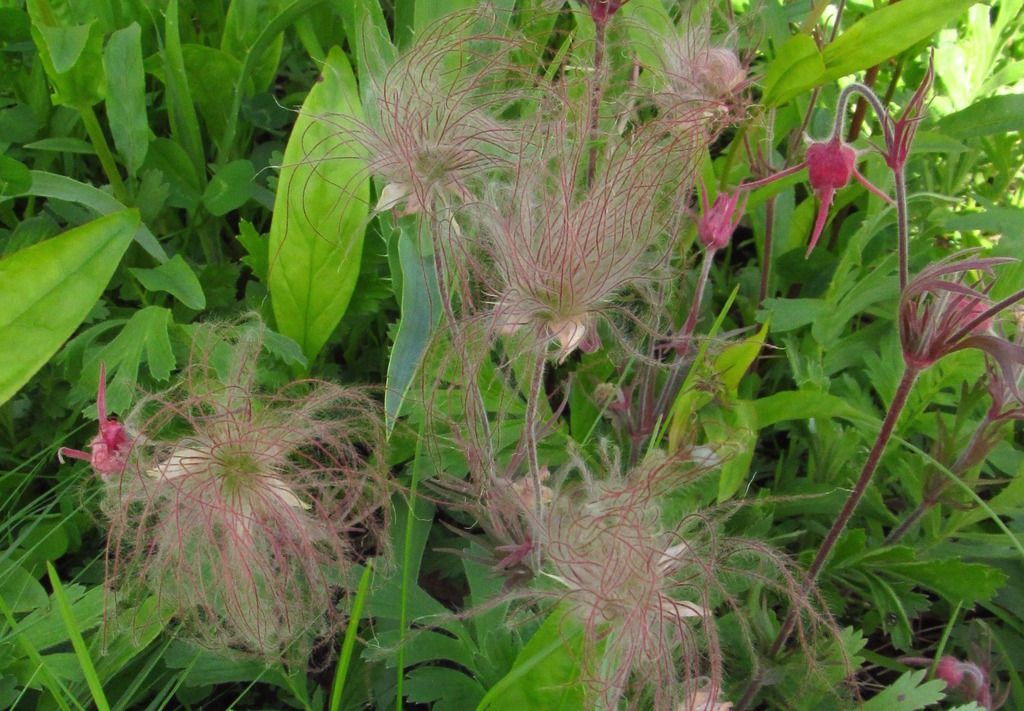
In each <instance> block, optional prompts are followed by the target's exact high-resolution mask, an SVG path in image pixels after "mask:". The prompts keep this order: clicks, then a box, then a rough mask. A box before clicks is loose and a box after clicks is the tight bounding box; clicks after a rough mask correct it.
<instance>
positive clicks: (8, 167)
mask: <svg viewBox="0 0 1024 711" xmlns="http://www.w3.org/2000/svg"><path fill="white" fill-rule="evenodd" d="M31 188H32V174H31V173H30V172H29V170H28V166H26V165H25V164H24V163H22V162H21V161H17V160H14V159H13V158H9V157H7V156H5V155H0V196H7V195H20V194H21V193H24V192H28V191H29V190H30V189H31Z"/></svg>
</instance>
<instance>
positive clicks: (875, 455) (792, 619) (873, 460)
mask: <svg viewBox="0 0 1024 711" xmlns="http://www.w3.org/2000/svg"><path fill="white" fill-rule="evenodd" d="M919 373H920V370H918V369H917V368H913V367H910V366H907V368H906V369H905V370H904V371H903V377H902V378H901V379H900V384H899V386H898V387H897V388H896V394H895V395H894V396H893V399H892V404H890V405H889V411H888V412H887V413H886V415H885V419H884V420H883V421H882V428H881V429H880V430H879V431H878V437H876V438H875V444H874V446H872V448H871V452H870V453H869V454H868V458H867V459H866V460H865V461H864V467H863V469H861V472H860V476H859V477H858V478H857V483H856V485H855V486H854V487H853V491H851V492H850V496H849V497H848V498H847V499H846V504H844V505H843V509H842V511H840V512H839V516H838V517H837V518H836V520H835V523H833V524H832V528H830V529H829V531H828V533H827V534H826V535H825V540H823V541H822V542H821V546H820V547H819V548H818V553H817V555H815V556H814V561H813V562H812V563H811V565H810V567H809V568H808V569H807V573H806V574H805V575H804V583H805V585H804V587H805V588H809V587H810V586H811V584H813V583H814V581H815V580H816V579H817V577H818V574H819V573H820V572H821V569H822V568H824V567H825V563H826V561H828V557H829V555H830V554H831V553H832V549H833V548H835V545H836V542H837V541H838V540H839V536H840V535H841V534H842V532H843V530H844V529H845V528H846V524H847V523H849V521H850V518H851V517H852V516H853V512H854V511H856V509H857V505H858V504H860V500H861V499H862V498H864V493H865V492H866V491H867V488H868V484H869V483H870V482H871V477H872V476H873V475H874V473H875V470H876V469H878V463H879V461H881V459H882V454H883V453H884V452H885V448H886V446H887V445H888V444H889V440H890V439H891V438H892V433H893V431H894V430H895V429H896V422H897V421H898V420H899V417H900V414H901V413H902V412H903V408H904V406H905V405H906V404H907V396H908V395H910V390H911V389H912V388H913V387H914V382H915V381H916V380H917V376H918V374H919ZM796 623H797V611H796V610H795V609H794V610H790V612H789V615H788V616H787V617H786V620H785V622H783V624H782V628H781V629H780V630H779V633H778V635H776V637H775V641H774V642H772V646H771V647H770V648H769V650H768V655H769V656H771V657H774V656H776V655H777V654H778V653H779V652H780V651H781V650H782V647H783V645H784V644H785V643H786V641H787V640H788V639H789V637H790V635H791V634H792V633H793V630H794V628H795V627H796ZM763 683H764V682H763V679H762V676H761V675H760V674H759V675H757V676H755V677H754V679H753V680H751V682H750V684H748V685H747V689H746V691H745V692H744V694H743V696H742V698H740V700H739V702H738V703H737V704H736V711H745V709H746V708H747V707H748V705H749V704H750V703H751V702H752V701H753V700H754V697H755V696H756V695H757V692H758V691H760V690H761V686H762V685H763Z"/></svg>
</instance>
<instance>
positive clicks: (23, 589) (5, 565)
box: [0, 560, 50, 612]
mask: <svg viewBox="0 0 1024 711" xmlns="http://www.w3.org/2000/svg"><path fill="white" fill-rule="evenodd" d="M0 598H3V600H4V602H5V603H7V606H8V607H9V608H10V609H11V611H12V612H30V611H32V610H36V609H40V608H45V607H46V606H47V605H48V604H49V600H50V598H49V597H48V596H47V594H46V590H44V589H43V586H42V585H40V584H39V581H38V580H36V579H35V578H34V577H32V576H31V575H29V573H28V571H27V570H25V569H24V568H23V567H21V566H20V565H18V564H17V563H15V562H13V561H11V560H5V561H0Z"/></svg>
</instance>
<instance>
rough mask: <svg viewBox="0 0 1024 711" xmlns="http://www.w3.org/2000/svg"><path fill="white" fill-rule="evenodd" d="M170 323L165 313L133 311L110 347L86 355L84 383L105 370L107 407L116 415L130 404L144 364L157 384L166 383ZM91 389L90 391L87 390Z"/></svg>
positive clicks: (171, 359)
mask: <svg viewBox="0 0 1024 711" xmlns="http://www.w3.org/2000/svg"><path fill="white" fill-rule="evenodd" d="M173 323H174V319H173V318H172V317H171V312H170V310H169V309H165V308H163V307H161V306H147V307H146V308H144V309H141V310H139V311H136V312H135V313H134V314H132V317H131V318H130V319H129V320H128V322H127V323H126V324H125V325H124V328H122V329H121V332H120V333H118V334H117V337H116V338H114V340H112V341H111V342H110V343H108V344H106V345H104V346H103V347H101V348H99V349H98V350H96V351H93V352H92V353H90V354H89V357H87V358H86V359H85V361H84V363H83V368H84V369H85V371H86V373H87V375H86V376H85V377H86V379H87V381H88V380H91V378H92V377H93V376H92V374H94V373H98V372H99V365H100V363H105V364H106V366H107V378H108V383H107V406H108V408H109V409H110V410H112V411H115V412H119V411H122V410H124V409H125V408H126V407H127V406H128V404H129V403H130V402H131V398H132V393H134V392H135V388H136V383H137V382H138V379H139V366H140V365H141V364H142V363H146V365H147V366H148V368H149V372H150V373H151V374H152V375H153V377H154V378H156V379H157V380H166V379H167V378H168V377H170V375H171V370H172V369H173V368H174V365H175V363H176V362H177V361H176V359H175V357H174V351H173V350H172V349H171V338H170V334H169V333H168V331H169V329H170V327H171V325H172V324H173ZM90 389H92V388H90Z"/></svg>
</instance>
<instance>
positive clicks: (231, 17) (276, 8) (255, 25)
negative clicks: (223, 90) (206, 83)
mask: <svg viewBox="0 0 1024 711" xmlns="http://www.w3.org/2000/svg"><path fill="white" fill-rule="evenodd" d="M284 5H285V3H284V2H283V1H282V0H255V1H254V0H232V2H231V4H230V5H229V6H228V13H227V16H226V17H225V18H224V32H223V33H222V34H221V39H220V48H221V49H222V50H223V51H225V52H227V53H228V54H230V55H231V56H232V57H234V58H235V59H237V60H238V63H239V67H241V63H242V62H244V61H245V59H246V57H247V55H248V54H249V52H251V51H253V48H254V46H255V45H256V40H257V39H258V38H259V36H260V32H261V31H262V30H263V29H264V28H265V27H268V26H271V25H272V24H273V22H274V20H275V19H276V18H277V17H278V16H280V14H281V9H282V8H283V7H284ZM346 5H348V3H339V9H340V7H342V6H346ZM283 44H284V34H283V33H278V34H277V36H276V37H275V39H273V40H272V41H271V42H270V43H269V45H268V46H266V47H263V48H257V49H256V56H255V58H254V59H253V62H252V71H251V72H250V77H251V78H252V81H253V84H254V86H255V89H256V91H265V90H266V88H267V87H268V86H270V82H272V81H273V80H274V75H275V73H276V72H277V64H278V62H279V61H280V60H281V47H282V46H283ZM235 78H237V77H235ZM223 98H224V97H221V101H222V102H223ZM226 118H227V119H228V120H231V118H233V117H230V116H229V117H226Z"/></svg>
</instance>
